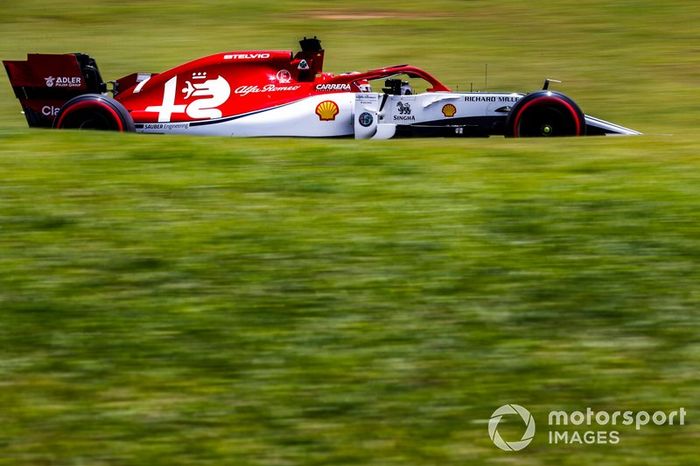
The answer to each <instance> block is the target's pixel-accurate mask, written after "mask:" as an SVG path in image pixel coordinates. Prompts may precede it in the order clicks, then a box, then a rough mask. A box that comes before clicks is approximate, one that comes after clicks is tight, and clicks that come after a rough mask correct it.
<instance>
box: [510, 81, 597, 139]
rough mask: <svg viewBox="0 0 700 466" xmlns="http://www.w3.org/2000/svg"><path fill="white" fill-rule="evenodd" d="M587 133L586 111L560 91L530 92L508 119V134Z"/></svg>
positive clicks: (578, 134) (519, 102) (516, 105)
mask: <svg viewBox="0 0 700 466" xmlns="http://www.w3.org/2000/svg"><path fill="white" fill-rule="evenodd" d="M585 134H586V122H585V117H584V115H583V112H582V111H581V109H580V108H579V107H578V105H576V103H575V102H574V101H573V100H571V99H570V98H568V97H567V96H565V95H564V94H560V93H558V92H550V91H538V92H534V93H532V94H528V95H527V96H525V97H523V98H522V99H520V100H519V101H518V103H516V104H515V106H514V107H513V109H512V110H511V111H510V114H509V115H508V119H507V120H506V136H509V137H514V138H519V137H557V136H583V135H585Z"/></svg>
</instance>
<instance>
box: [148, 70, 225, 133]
mask: <svg viewBox="0 0 700 466" xmlns="http://www.w3.org/2000/svg"><path fill="white" fill-rule="evenodd" d="M205 78H206V74H204V73H197V74H193V80H195V79H197V80H202V79H205ZM185 83H186V86H185V87H183V88H182V89H181V92H182V93H183V94H185V100H189V99H190V98H194V99H195V100H193V101H192V102H190V103H189V104H187V105H185V104H178V105H175V97H176V94H177V76H174V77H172V78H170V79H169V80H168V82H166V83H165V87H164V90H163V102H162V103H161V105H152V106H149V107H146V111H147V112H158V122H161V123H162V122H168V121H170V120H171V118H172V115H173V113H186V114H187V116H189V117H190V118H196V119H204V118H209V119H211V118H221V117H222V115H223V114H222V112H221V110H219V109H218V107H219V106H221V105H223V104H224V103H226V101H227V100H228V98H229V97H230V96H231V86H229V84H228V81H226V79H224V77H223V76H219V77H218V78H216V79H209V80H207V81H204V82H197V83H194V84H192V82H191V81H186V82H185Z"/></svg>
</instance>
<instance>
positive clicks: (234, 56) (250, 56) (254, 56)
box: [224, 53, 270, 60]
mask: <svg viewBox="0 0 700 466" xmlns="http://www.w3.org/2000/svg"><path fill="white" fill-rule="evenodd" d="M264 58H270V54H269V53H231V54H229V55H224V60H260V59H264Z"/></svg>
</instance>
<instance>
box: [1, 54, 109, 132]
mask: <svg viewBox="0 0 700 466" xmlns="http://www.w3.org/2000/svg"><path fill="white" fill-rule="evenodd" d="M3 64H4V65H5V70H7V75H8V76H9V78H10V83H11V84H12V89H13V90H14V91H15V96H16V97H17V98H18V99H19V101H20V104H21V105H22V110H23V112H24V116H25V117H26V118H27V123H29V126H31V127H43V128H50V127H51V126H52V125H53V121H54V118H55V117H56V115H57V114H58V111H59V110H60V109H61V106H63V104H64V103H65V102H67V101H68V100H70V99H72V98H73V97H76V96H79V95H82V94H92V93H103V92H106V90H107V89H106V87H107V86H106V85H105V83H104V82H103V81H102V76H100V71H99V69H98V68H97V63H95V60H94V59H92V58H91V57H90V56H89V55H86V54H83V53H70V54H61V55H54V54H41V53H33V54H28V55H27V59H26V60H23V61H3Z"/></svg>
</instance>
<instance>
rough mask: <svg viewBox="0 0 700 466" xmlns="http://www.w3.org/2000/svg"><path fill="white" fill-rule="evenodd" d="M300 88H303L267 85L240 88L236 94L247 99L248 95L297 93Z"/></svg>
mask: <svg viewBox="0 0 700 466" xmlns="http://www.w3.org/2000/svg"><path fill="white" fill-rule="evenodd" d="M300 88H301V86H298V85H293V86H277V85H275V84H266V85H264V86H262V87H259V86H240V87H237V88H236V90H235V91H234V92H235V93H236V94H238V95H241V96H243V97H245V96H247V95H248V94H260V93H262V92H289V91H296V90H298V89H300Z"/></svg>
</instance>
